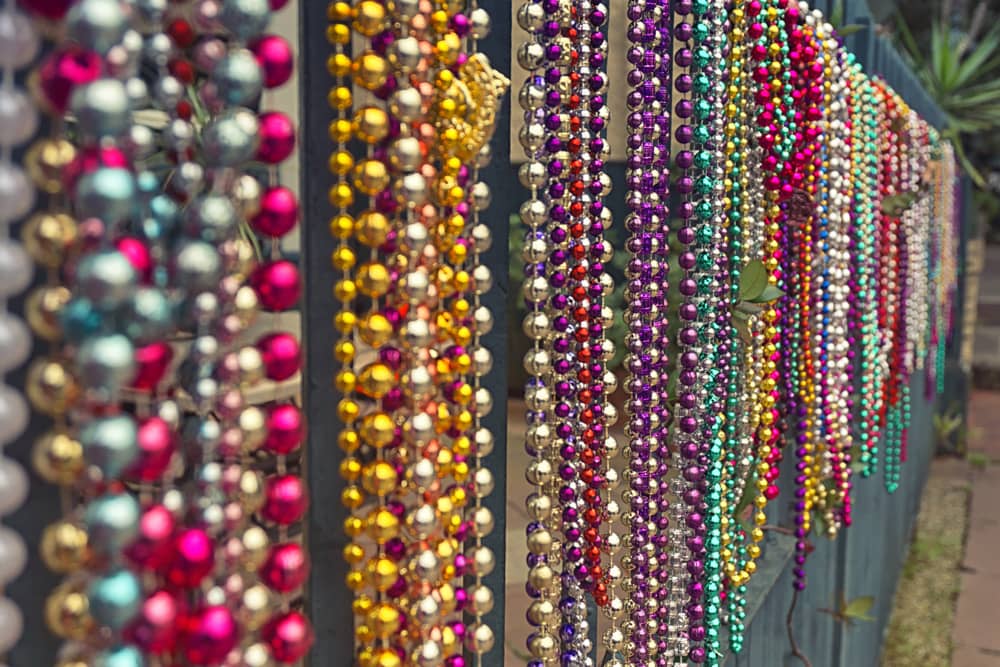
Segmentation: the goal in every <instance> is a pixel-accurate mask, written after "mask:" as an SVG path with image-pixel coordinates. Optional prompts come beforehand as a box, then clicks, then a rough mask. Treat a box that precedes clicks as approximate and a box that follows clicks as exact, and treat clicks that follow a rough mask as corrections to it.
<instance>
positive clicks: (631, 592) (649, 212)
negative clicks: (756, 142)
mask: <svg viewBox="0 0 1000 667" xmlns="http://www.w3.org/2000/svg"><path fill="white" fill-rule="evenodd" d="M628 13H629V19H630V21H631V23H630V26H629V32H628V35H629V39H630V42H631V46H630V48H629V52H628V59H629V62H630V64H631V65H632V67H633V69H631V70H630V72H629V75H628V76H629V84H630V92H629V96H628V98H627V103H628V107H629V111H630V113H629V116H628V119H627V123H628V127H629V132H630V134H629V135H628V139H627V144H626V147H627V150H626V152H627V156H628V157H627V172H626V179H627V182H628V193H627V194H626V203H627V205H628V208H629V215H628V217H627V219H626V222H625V224H626V227H627V228H628V230H629V232H630V237H629V240H628V242H627V248H628V250H629V252H630V260H629V263H628V266H627V270H626V277H627V279H628V282H627V284H626V295H627V297H628V304H627V311H626V315H625V321H626V324H627V325H628V327H629V334H628V336H627V338H626V348H627V356H626V358H625V367H626V369H627V370H628V373H629V375H628V378H627V380H626V388H627V390H628V393H629V400H628V401H627V402H626V413H627V415H628V421H627V424H626V435H627V436H628V438H629V447H628V449H627V456H628V458H629V466H628V472H627V475H626V478H627V481H628V488H629V490H628V491H627V494H626V498H628V499H629V512H628V514H627V515H626V518H625V523H626V525H628V526H629V527H630V534H629V536H628V538H627V544H628V548H629V553H628V557H627V558H628V564H629V575H628V579H627V581H628V602H627V603H626V610H627V611H628V613H629V618H630V623H631V627H632V628H633V630H632V633H631V636H629V637H628V638H625V639H626V642H627V643H626V644H625V649H626V650H625V653H624V654H622V655H616V656H615V660H617V663H611V664H612V665H619V666H624V665H625V664H631V663H630V662H629V661H631V660H635V659H636V658H639V659H642V656H644V655H645V656H648V655H649V651H650V648H651V646H652V644H651V641H650V638H649V635H650V634H653V636H654V637H655V639H656V648H657V650H658V655H657V656H656V663H655V664H657V665H666V664H668V663H667V656H666V655H664V652H665V649H666V642H669V641H672V635H673V628H672V626H671V619H670V617H669V610H668V609H667V608H666V607H665V606H663V605H662V603H663V601H664V600H663V598H664V596H665V595H666V594H667V592H668V590H669V589H668V586H669V577H670V569H669V567H668V563H667V561H666V558H664V559H663V560H661V559H660V557H659V556H658V555H657V554H656V550H659V552H660V555H662V556H663V557H668V554H667V552H666V551H665V549H664V547H665V546H666V544H667V541H668V539H669V533H668V529H669V527H670V500H669V496H668V495H667V494H666V493H665V491H666V485H667V482H666V472H667V461H668V460H669V455H670V454H669V450H668V449H667V448H666V447H665V446H664V444H665V443H664V441H663V440H661V438H663V436H665V435H666V432H667V428H668V424H669V413H668V412H667V405H666V402H667V396H666V393H665V390H666V386H667V385H666V383H667V380H668V375H669V372H668V369H667V363H668V359H667V355H666V345H664V343H666V342H667V341H666V340H665V338H666V336H667V332H666V320H665V316H666V312H667V296H666V295H667V288H668V285H667V277H668V273H669V266H668V264H667V262H666V261H663V258H664V257H665V255H666V251H667V248H668V243H669V238H668V234H669V226H668V225H669V215H668V211H667V208H666V205H667V203H668V195H669V145H668V143H667V142H668V141H669V137H670V123H669V117H668V116H667V115H666V111H667V109H668V108H669V107H668V106H667V105H669V95H670V79H671V76H670V65H669V62H670V57H669V50H668V49H669V39H670V29H669V26H665V22H666V21H669V20H670V18H671V12H670V5H669V3H668V2H666V1H656V2H650V1H646V0H639V1H636V2H632V3H631V4H630V5H629V10H628ZM655 352H659V356H658V357H655V358H654V357H653V353H655ZM658 459H659V460H658ZM653 615H655V616H656V617H655V618H650V616H653ZM647 618H649V619H650V620H649V622H647ZM651 625H652V626H655V627H654V630H655V632H653V633H650V626H651ZM610 632H612V633H614V632H615V630H614V629H612V630H611V631H610ZM616 643H619V642H617V641H616Z"/></svg>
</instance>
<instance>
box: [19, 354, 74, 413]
mask: <svg viewBox="0 0 1000 667" xmlns="http://www.w3.org/2000/svg"><path fill="white" fill-rule="evenodd" d="M25 387H26V389H27V393H28V398H29V399H31V404H32V405H34V406H35V409H36V410H38V411H39V412H42V413H44V414H47V415H49V416H52V417H55V416H59V415H64V414H66V411H67V410H69V408H70V406H71V405H73V403H74V402H75V401H76V399H77V397H79V395H80V387H79V385H78V384H77V382H76V378H74V377H73V374H72V373H70V371H69V369H68V368H67V367H66V364H65V362H63V361H61V360H58V359H51V358H49V359H39V360H38V361H36V362H34V363H33V364H32V365H31V367H29V368H28V377H27V379H26V381H25Z"/></svg>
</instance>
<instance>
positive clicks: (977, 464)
mask: <svg viewBox="0 0 1000 667" xmlns="http://www.w3.org/2000/svg"><path fill="white" fill-rule="evenodd" d="M965 460H966V461H968V462H969V465H970V466H972V467H973V468H975V469H976V470H978V471H980V472H982V471H983V470H986V468H988V467H989V465H990V457H988V456H987V455H986V454H983V453H982V452H969V453H968V455H966V457H965Z"/></svg>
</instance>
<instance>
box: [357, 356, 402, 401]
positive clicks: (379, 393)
mask: <svg viewBox="0 0 1000 667" xmlns="http://www.w3.org/2000/svg"><path fill="white" fill-rule="evenodd" d="M394 379H395V376H394V375H393V373H392V371H391V370H390V369H389V367H388V366H386V365H385V364H382V363H375V364H369V365H368V366H366V367H365V368H364V370H362V371H361V377H360V378H359V380H360V383H361V393H363V394H364V395H365V396H368V397H369V398H375V399H379V398H382V397H383V396H385V395H386V394H387V393H388V392H389V390H390V389H392V387H393V384H394Z"/></svg>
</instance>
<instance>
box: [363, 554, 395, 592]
mask: <svg viewBox="0 0 1000 667" xmlns="http://www.w3.org/2000/svg"><path fill="white" fill-rule="evenodd" d="M365 574H366V576H367V578H368V581H369V583H370V584H371V585H372V587H373V588H375V590H377V591H379V592H380V593H384V592H385V591H387V590H389V588H390V587H391V586H392V585H393V584H395V583H396V580H397V579H399V568H398V567H397V566H396V563H394V562H393V561H391V560H389V559H388V558H381V557H380V558H372V559H371V560H370V561H368V565H367V566H366V567H365Z"/></svg>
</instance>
